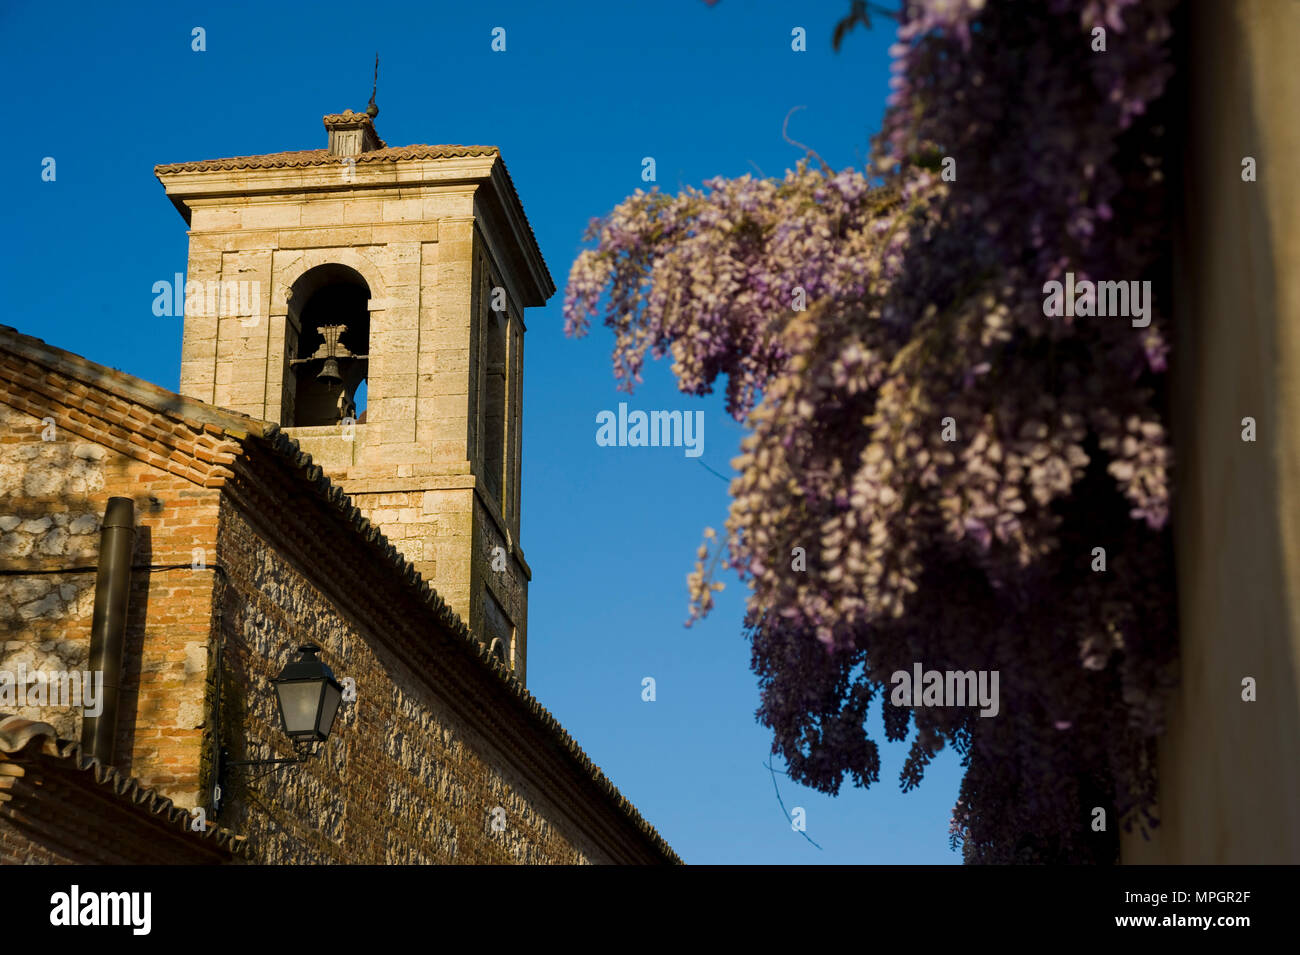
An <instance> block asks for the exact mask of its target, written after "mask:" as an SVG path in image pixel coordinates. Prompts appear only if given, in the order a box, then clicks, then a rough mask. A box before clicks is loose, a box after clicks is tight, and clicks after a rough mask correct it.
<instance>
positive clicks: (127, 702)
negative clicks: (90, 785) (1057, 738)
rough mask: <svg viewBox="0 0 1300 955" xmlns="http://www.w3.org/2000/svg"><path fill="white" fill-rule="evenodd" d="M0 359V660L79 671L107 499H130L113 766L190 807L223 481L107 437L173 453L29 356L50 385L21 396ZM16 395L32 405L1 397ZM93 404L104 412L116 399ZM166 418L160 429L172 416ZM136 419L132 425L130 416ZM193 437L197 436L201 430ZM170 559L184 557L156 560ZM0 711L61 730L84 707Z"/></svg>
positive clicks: (73, 732) (76, 726)
mask: <svg viewBox="0 0 1300 955" xmlns="http://www.w3.org/2000/svg"><path fill="white" fill-rule="evenodd" d="M3 361H4V367H0V376H5V375H7V376H10V377H0V448H3V453H2V460H3V463H0V528H4V530H3V531H2V532H0V572H2V573H0V632H2V633H3V638H2V640H0V671H5V672H8V673H10V674H13V675H15V677H16V675H17V674H18V673H19V667H20V665H21V666H22V667H23V668H24V670H25V672H26V673H27V674H31V673H32V672H33V671H37V670H39V671H43V672H50V671H62V672H70V671H83V670H85V668H86V666H87V661H88V657H89V650H90V626H91V618H92V613H93V610H94V591H95V568H96V566H97V563H98V554H99V522H100V520H101V518H102V515H103V513H104V510H105V508H106V506H107V503H108V499H109V498H110V497H127V498H131V499H132V500H133V501H134V502H135V517H136V534H135V551H134V555H133V560H132V563H133V566H134V567H135V568H137V569H135V570H133V572H132V582H131V595H130V604H129V611H128V621H127V633H126V644H125V662H124V668H123V674H122V677H123V686H122V693H121V703H120V710H119V732H118V739H117V752H118V757H117V764H118V767H119V768H120V769H121V770H122V771H123V772H125V773H127V774H129V775H134V776H137V777H139V778H141V779H144V780H147V781H148V783H149V785H151V786H154V787H156V788H158V789H159V791H161V792H162V793H163V794H165V795H167V796H169V797H172V798H174V799H176V800H177V801H178V802H182V803H186V804H188V805H193V799H194V795H195V794H196V792H197V789H198V760H197V757H198V752H199V749H198V747H199V744H200V741H201V739H202V734H203V729H202V726H203V686H202V683H203V678H204V676H205V674H206V667H207V660H206V654H207V645H208V633H209V629H210V620H211V614H210V603H211V589H212V579H211V573H210V572H208V571H200V572H195V571H193V570H192V566H193V563H194V558H195V553H194V551H195V548H198V549H199V550H200V552H201V553H204V554H206V555H208V557H207V558H206V559H207V560H210V559H211V556H210V555H211V554H212V553H213V552H214V550H213V549H214V546H215V543H216V516H217V495H218V492H217V491H216V490H215V489H210V488H204V487H202V486H196V484H195V482H194V480H193V479H192V478H190V477H186V476H181V475H178V474H174V473H171V472H170V471H167V470H161V469H159V467H158V466H157V465H156V464H148V463H144V462H143V461H141V460H139V459H138V458H137V457H135V456H132V455H131V454H127V453H124V452H123V451H121V450H116V449H114V448H113V447H111V446H106V445H108V444H110V443H116V444H118V445H119V446H121V447H131V448H133V449H136V453H137V454H140V455H143V454H153V455H154V456H155V457H157V458H159V460H167V461H172V462H173V463H175V459H171V458H166V459H164V458H162V457H161V455H160V454H159V452H160V451H161V450H162V448H161V447H159V448H155V449H154V450H152V451H148V450H145V449H144V448H143V447H142V446H141V445H139V444H137V443H135V442H132V441H130V440H129V439H128V438H127V437H125V436H124V435H123V434H114V430H116V429H126V428H128V427H129V428H132V429H144V428H148V427H150V426H151V425H150V424H149V423H147V422H146V421H145V420H144V416H143V415H138V414H137V415H135V416H131V415H130V408H129V407H127V408H125V410H124V409H123V408H117V409H116V414H117V416H118V417H119V419H120V420H119V422H117V423H114V422H110V421H108V420H107V419H104V418H99V417H97V416H96V415H95V414H92V413H90V411H89V410H78V406H81V407H83V408H85V407H86V406H87V405H88V404H89V405H90V406H91V407H92V408H93V407H94V403H93V402H83V401H82V400H81V398H84V397H86V392H85V389H84V388H82V389H81V390H82V392H83V394H82V395H81V396H80V397H78V396H77V395H76V394H74V392H73V391H66V390H65V391H63V392H62V396H61V397H58V396H57V395H58V392H57V391H56V390H55V389H63V388H66V387H68V386H69V385H71V384H72V383H70V382H65V383H63V384H59V383H51V382H50V381H49V378H50V375H49V373H47V372H43V371H37V370H36V369H34V368H33V367H31V366H27V367H25V368H23V369H22V373H23V374H25V375H27V376H29V377H30V376H33V375H38V376H39V378H40V379H41V380H42V381H43V382H45V383H46V386H47V388H49V390H51V391H52V392H54V394H52V395H46V394H42V393H40V392H36V391H33V390H26V389H24V390H23V391H22V393H21V396H20V395H19V389H20V388H21V387H22V385H23V382H21V381H15V380H14V379H15V378H17V377H18V374H19V372H18V370H17V369H16V368H15V367H14V364H13V363H12V362H11V361H10V360H9V358H8V356H4V358H3ZM54 377H56V378H57V377H58V376H54ZM30 383H31V382H30V381H28V382H27V384H29V385H30ZM74 387H75V386H74ZM18 400H21V401H23V402H24V403H25V405H26V408H25V410H23V411H19V410H17V409H15V408H14V407H13V405H12V404H10V403H7V401H18ZM119 404H123V405H125V403H121V402H119ZM99 407H100V408H101V413H103V410H102V409H107V408H108V407H109V406H108V405H102V406H99ZM158 418H159V420H158V421H154V422H153V423H152V426H153V427H157V426H159V425H160V424H161V423H162V422H163V421H164V420H165V419H163V418H162V416H158ZM51 419H52V422H53V423H52V425H51V424H50V421H51ZM128 419H129V421H130V424H129V425H126V424H123V423H122V422H125V421H127V420H128ZM167 427H168V428H171V427H172V423H171V422H167ZM74 429H75V430H74ZM133 433H134V434H136V435H138V434H139V433H140V432H139V431H134V432H133ZM189 437H190V440H191V441H196V440H198V439H199V434H196V433H191V434H190V436H189ZM146 443H147V442H146ZM212 443H213V444H216V442H215V440H214V441H213V442H212ZM168 453H169V454H170V449H168ZM180 469H181V470H183V468H180ZM172 565H183V566H182V568H181V569H165V570H164V569H160V568H163V567H169V568H170V567H171V566H172ZM148 568H159V569H148ZM0 709H3V710H5V711H7V712H10V713H11V714H12V715H16V716H24V717H26V718H28V719H35V720H40V721H43V722H47V723H49V724H51V725H52V726H54V727H55V728H56V730H57V731H58V732H59V735H60V736H62V737H64V738H67V739H76V738H78V737H79V736H80V733H81V711H80V709H76V708H67V707H53V706H49V705H44V706H38V707H34V708H33V707H0Z"/></svg>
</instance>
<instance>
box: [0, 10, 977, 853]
mask: <svg viewBox="0 0 1300 955" xmlns="http://www.w3.org/2000/svg"><path fill="white" fill-rule="evenodd" d="M847 8H848V2H847V0H806V2H803V3H798V4H794V3H788V2H787V3H776V2H767V0H761V2H760V0H721V2H719V3H718V4H717V5H716V6H712V7H710V6H708V5H706V4H704V3H703V2H701V0H663V2H658V3H636V4H632V3H627V2H620V0H607V2H602V3H592V2H560V3H555V4H540V3H536V2H527V3H524V2H511V3H492V2H481V3H472V4H465V3H458V4H447V3H442V2H412V3H409V4H381V3H367V4H345V3H339V2H337V0H322V2H318V3H313V4H310V5H302V4H291V5H290V4H277V3H257V4H249V3H242V2H234V3H230V2H224V0H223V2H221V3H210V4H186V3H165V4H153V3H139V4H130V5H127V6H125V7H114V6H106V5H100V4H93V5H91V4H81V3H64V4H59V5H58V6H57V7H54V8H51V7H50V6H48V5H47V4H44V3H40V4H38V3H27V2H18V3H14V2H9V3H6V4H5V5H4V7H3V8H0V63H3V66H2V67H0V69H2V70H3V71H4V74H5V77H4V78H5V81H6V87H7V88H8V89H10V90H11V91H12V95H13V99H14V104H13V107H12V117H13V120H14V130H13V136H12V142H11V145H10V147H9V148H8V149H6V150H4V151H2V152H0V170H3V174H4V181H5V182H7V183H9V184H10V188H9V189H8V190H7V198H8V206H7V208H6V210H5V211H6V217H5V218H6V223H7V227H8V228H7V233H8V239H7V241H6V243H5V251H6V254H5V255H4V256H3V257H0V281H3V282H4V284H5V287H7V288H9V289H10V291H11V296H10V302H11V305H10V308H9V310H8V311H7V313H6V314H5V315H4V316H3V317H0V323H3V324H9V325H14V326H16V327H17V328H18V329H19V330H21V331H23V332H26V333H28V334H33V335H36V336H38V337H40V338H43V339H45V340H46V341H49V342H51V343H53V344H55V345H58V346H60V347H63V348H67V349H70V350H72V351H75V352H78V353H80V354H83V355H86V356H87V357H89V358H91V359H93V360H95V361H98V362H101V363H103V364H106V365H110V366H112V367H116V368H120V369H122V370H124V371H127V372H130V373H131V374H135V375H139V376H140V377H142V378H145V379H148V380H150V381H154V382H157V383H158V384H161V385H163V386H164V387H167V388H173V389H174V388H176V387H177V383H178V378H179V371H180V344H181V320H180V319H178V318H157V317H155V316H154V315H153V313H152V302H153V298H154V296H153V293H152V292H151V288H152V285H153V283H154V282H156V281H159V280H164V279H166V280H170V279H171V277H172V275H173V274H174V273H176V272H184V271H185V264H186V234H185V223H184V221H183V220H182V219H181V217H180V216H179V215H178V214H177V212H176V211H175V209H174V208H173V207H172V205H171V203H170V202H169V201H168V200H167V198H166V196H165V195H164V194H163V190H162V187H161V186H160V185H159V183H158V182H157V180H156V179H155V178H154V175H153V167H154V165H155V164H157V163H167V162H178V161H182V160H196V159H210V158H216V157H223V156H240V155H249V154H255V153H267V152H277V151H281V150H290V149H310V148H319V147H322V146H324V144H325V131H324V128H323V127H322V125H321V117H322V116H323V115H324V114H325V113H331V112H339V111H342V110H343V109H346V108H351V109H354V110H360V109H362V108H363V107H364V106H365V104H366V101H367V99H368V98H369V96H370V83H371V71H372V68H373V58H374V54H375V51H376V50H378V51H379V53H380V58H381V65H380V77H379V96H378V103H379V106H380V109H381V112H380V115H379V117H378V120H377V123H376V125H377V127H378V129H379V133H380V135H381V136H382V137H383V138H384V139H386V140H387V141H388V143H389V144H390V145H406V144H410V143H466V144H470V143H475V144H491V145H496V146H499V147H500V148H501V150H502V153H503V155H504V157H505V160H506V163H507V165H508V166H509V168H510V172H511V175H512V177H513V179H514V181H515V184H516V186H517V187H518V189H519V192H520V195H521V197H522V199H523V203H524V208H525V210H526V212H527V214H528V216H529V219H530V221H531V223H532V225H533V228H534V230H535V232H536V233H537V238H538V241H539V243H540V245H541V248H542V252H543V254H544V255H545V257H546V260H547V263H548V265H549V266H550V269H551V272H552V274H553V275H554V277H555V280H556V284H557V285H558V286H559V287H560V289H561V291H560V292H558V293H557V294H556V295H555V296H554V297H553V298H552V300H551V302H550V303H549V305H548V306H547V307H546V308H542V309H531V310H529V312H528V313H527V314H526V316H525V319H526V322H527V325H528V330H529V332H528V336H527V338H526V342H525V370H524V375H525V377H524V402H525V405H524V478H523V510H522V517H523V530H522V534H521V542H522V545H523V548H524V552H525V554H526V555H527V557H528V560H529V563H530V564H531V565H532V567H533V571H534V578H533V582H532V586H531V591H530V609H529V651H530V652H529V659H528V678H529V689H530V690H531V691H532V692H533V693H534V694H535V695H536V696H537V697H538V698H539V699H540V700H541V701H542V703H543V704H545V705H546V706H547V707H548V708H549V709H550V710H551V711H552V712H553V713H554V714H555V715H556V717H557V718H558V719H559V720H560V721H561V722H562V723H563V724H564V725H565V727H566V728H567V729H568V730H569V731H570V732H571V733H572V734H573V735H574V737H575V738H576V739H577V740H578V741H579V743H580V744H581V745H582V746H583V748H584V749H585V750H586V751H587V753H588V754H589V755H590V756H591V758H592V759H593V760H594V761H595V762H596V763H597V764H598V765H600V766H601V767H602V768H603V769H604V770H605V772H606V773H607V774H608V775H609V777H610V778H611V779H612V780H613V781H614V783H615V784H616V785H617V786H618V787H619V788H620V789H621V790H622V791H623V793H624V794H625V795H627V796H628V798H630V799H631V800H632V801H633V802H634V803H635V804H636V805H637V807H638V808H639V809H640V810H641V812H642V814H643V815H644V816H645V817H646V818H647V819H649V820H650V822H651V823H653V824H654V825H655V826H656V828H658V830H659V832H660V833H661V834H662V835H663V836H664V837H665V838H666V839H667V840H668V842H669V843H670V844H671V845H672V846H673V847H674V848H675V849H676V850H677V851H678V853H679V854H680V855H681V856H682V857H683V858H684V859H685V860H686V861H688V862H691V863H794V864H800V863H813V864H816V863H955V862H959V861H960V860H959V856H958V855H957V854H956V853H953V852H952V851H950V850H949V849H948V844H947V823H948V816H949V812H950V810H951V808H952V804H953V802H954V801H955V799H956V795H957V786H958V783H959V779H960V767H959V765H958V762H957V759H956V757H955V756H954V755H953V754H952V753H951V752H950V751H949V752H945V753H943V754H941V755H940V757H939V758H938V759H937V760H936V761H935V763H934V764H933V765H932V766H931V767H930V769H929V770H928V771H927V776H926V779H925V781H924V782H923V783H922V785H921V787H920V788H919V790H916V791H914V792H912V793H909V794H906V795H904V794H902V793H901V792H900V791H899V786H898V771H899V768H900V767H901V764H902V761H903V759H904V757H905V756H906V745H905V744H896V745H885V744H883V743H882V764H883V765H882V769H881V781H880V783H879V784H877V785H876V786H873V787H872V788H871V789H870V790H869V791H862V790H857V789H852V788H851V787H848V786H847V785H846V788H845V789H843V790H842V791H841V794H840V795H839V796H838V797H836V798H830V797H827V796H823V795H821V794H819V793H815V792H812V791H811V790H806V789H803V788H801V787H798V786H796V785H794V784H793V783H792V782H791V781H790V780H789V779H786V778H785V777H780V776H778V777H777V778H778V781H779V786H780V789H781V796H782V798H783V799H784V802H785V805H786V807H787V808H791V809H793V808H794V807H795V806H800V807H803V808H804V809H805V811H806V814H807V825H808V836H809V837H811V838H812V839H814V840H816V842H817V843H819V844H820V845H821V847H822V848H821V849H820V850H818V849H816V848H814V847H813V846H812V845H810V844H809V843H808V842H807V841H805V839H804V838H803V837H802V836H800V835H799V834H798V833H796V832H794V831H792V829H791V826H790V824H789V822H788V821H787V820H786V818H785V817H784V815H783V813H782V810H781V808H780V806H779V805H778V803H777V800H776V796H775V795H774V793H773V786H772V778H771V776H770V775H769V773H768V771H767V770H766V769H764V768H763V765H762V764H763V763H764V761H766V760H767V759H768V758H769V755H768V754H769V747H770V742H771V741H770V735H769V733H768V731H767V730H766V729H764V728H763V727H761V726H759V725H758V724H757V722H756V721H755V719H754V711H755V709H756V708H757V706H758V688H757V681H756V679H755V677H754V675H753V673H752V672H751V671H750V669H749V645H748V643H747V642H746V641H745V639H744V637H743V635H742V633H741V630H740V622H741V618H742V616H743V596H744V587H743V586H742V585H740V584H739V583H738V582H737V581H735V580H734V578H724V579H726V581H727V589H726V590H725V591H724V592H723V593H721V594H719V595H718V602H717V607H716V609H715V610H714V611H713V613H712V614H711V616H710V617H709V618H708V619H707V620H706V621H704V622H703V623H701V624H697V625H696V626H694V627H693V628H690V629H686V628H684V627H683V626H682V624H683V621H684V620H685V618H686V616H687V594H686V574H687V573H688V572H689V571H690V569H691V567H692V566H693V563H694V559H695V558H694V552H695V549H696V548H697V547H698V546H699V543H700V540H701V530H702V529H703V528H704V527H706V526H713V527H717V528H721V526H722V524H723V522H724V521H725V519H726V513H727V505H728V497H727V484H726V482H725V481H723V480H720V479H719V478H718V477H716V476H714V475H713V474H711V473H710V472H709V471H708V470H707V469H706V468H705V467H702V466H701V462H703V463H704V464H707V465H708V466H709V467H711V468H713V469H714V470H716V471H719V472H722V473H724V474H727V473H730V466H729V462H730V460H731V459H732V458H733V457H734V456H735V455H736V454H737V451H738V445H739V441H740V438H741V437H742V435H743V430H742V429H741V427H740V426H739V425H737V424H736V423H735V422H733V421H731V419H730V418H728V417H727V416H726V414H725V413H724V410H723V405H722V400H721V396H720V395H711V396H709V397H707V398H703V399H701V398H693V397H689V396H686V395H682V394H680V393H679V392H677V390H676V387H675V384H674V381H673V379H672V375H671V373H670V371H669V368H668V366H667V363H659V364H656V365H654V366H652V367H649V368H648V369H647V373H646V383H645V385H644V386H642V387H641V388H640V389H639V390H638V391H637V393H636V394H635V395H633V396H631V397H628V396H627V395H625V394H623V393H621V392H617V391H616V390H615V382H614V379H613V376H612V373H611V367H610V350H611V347H612V336H611V334H610V333H609V332H607V331H606V330H605V329H604V328H603V327H596V328H595V329H593V331H592V333H591V334H590V335H589V336H588V337H587V338H585V339H582V340H570V339H566V338H565V337H564V335H563V331H562V325H563V318H562V316H561V310H560V309H561V301H562V297H563V291H562V290H563V286H564V284H565V280H566V278H567V275H568V271H569V267H570V265H571V263H572V261H573V258H574V256H575V255H576V253H577V252H578V250H579V248H580V247H581V236H582V232H583V229H584V228H585V226H586V224H587V221H588V220H589V219H590V218H591V217H592V216H597V215H601V214H603V213H605V212H607V211H608V210H609V209H610V208H612V207H613V206H614V205H616V204H617V203H618V202H619V201H620V200H621V199H623V198H624V197H625V196H627V195H628V194H629V193H631V192H633V191H634V190H635V189H637V188H639V187H642V186H643V185H644V184H643V183H642V181H641V168H642V167H641V160H642V158H643V157H645V156H653V157H654V158H655V160H656V165H657V172H658V184H659V185H660V187H661V188H663V189H665V190H668V191H674V190H676V189H677V188H678V187H679V186H682V185H688V184H690V185H698V184H700V183H701V182H702V181H703V180H705V179H708V178H710V177H713V176H717V175H722V176H739V175H743V174H744V173H747V172H749V173H755V172H756V171H761V172H762V173H763V174H766V175H768V176H778V175H781V174H782V173H783V172H784V170H785V169H786V168H787V167H789V166H791V165H793V164H794V162H795V161H796V160H797V159H798V158H799V156H800V152H799V150H797V149H796V148H794V147H792V146H790V145H788V144H786V143H785V142H783V140H782V137H781V125H782V121H783V120H784V118H785V116H786V114H787V113H788V112H789V110H790V109H792V108H793V107H796V106H804V107H806V109H803V110H800V111H799V112H798V113H796V114H795V115H794V117H793V119H792V120H791V126H790V133H791V135H792V136H793V138H795V139H797V140H799V141H801V142H803V143H806V144H808V145H809V146H811V147H812V148H814V149H816V150H817V152H818V153H819V154H820V155H821V156H822V157H824V158H825V159H826V160H827V162H829V163H830V164H831V165H832V166H834V167H836V168H843V167H845V166H850V165H860V164H861V162H862V159H863V157H864V156H865V154H866V151H867V147H868V142H869V137H870V135H871V134H872V132H873V131H874V130H875V129H876V128H878V126H879V122H880V117H881V113H882V110H883V105H884V99H885V96H886V94H887V91H888V90H887V82H888V78H889V72H888V60H887V57H886V53H885V50H886V48H887V47H888V46H889V44H890V43H892V42H893V38H894V35H893V30H892V26H891V24H889V23H888V22H883V23H880V22H878V23H877V25H876V27H875V29H874V30H873V31H871V32H865V31H863V30H861V29H860V28H859V29H858V30H857V31H855V32H854V33H852V34H850V36H849V37H848V39H847V41H846V43H845V45H844V48H843V49H842V51H841V52H840V53H839V54H835V53H833V52H832V51H831V49H830V34H831V30H832V28H833V26H834V24H835V22H836V20H837V19H838V18H839V17H840V16H842V15H843V13H844V12H846V11H847ZM308 10H309V11H310V15H305V14H304V12H303V11H308ZM196 26H199V27H203V28H204V29H205V30H206V42H207V50H206V51H205V52H202V53H198V52H194V51H192V50H191V30H192V28H193V27H196ZM797 26H801V27H804V28H805V29H806V30H807V37H808V51H807V52H803V53H796V52H793V51H792V50H791V48H790V41H791V30H792V29H793V28H794V27H797ZM494 27H504V28H505V30H506V51H505V52H504V53H494V52H492V50H491V48H490V43H491V34H492V30H493V28H494ZM46 156H52V157H54V158H55V160H56V162H57V180H56V181H55V182H52V183H49V182H42V181H41V175H40V173H41V161H42V159H43V158H44V157H46ZM619 401H627V402H628V404H629V407H630V408H632V409H637V408H639V409H644V410H651V409H663V410H671V409H680V410H683V411H687V410H692V411H693V410H696V409H702V410H704V412H705V432H704V454H703V456H702V457H701V458H699V459H694V458H688V457H686V456H685V454H684V453H683V451H682V449H680V448H675V449H674V448H608V447H598V446H597V445H596V442H595V433H596V423H595V419H596V415H597V413H598V412H599V411H601V410H604V409H609V410H616V409H617V406H618V402H619ZM646 676H652V677H654V678H655V680H656V683H657V700H656V701H655V702H653V703H648V702H643V701H642V699H641V681H642V679H643V678H644V677H646ZM870 727H871V731H872V735H873V737H874V738H876V739H877V740H881V738H882V737H883V727H882V725H881V721H880V714H879V710H878V709H875V710H873V712H872V719H871V723H870Z"/></svg>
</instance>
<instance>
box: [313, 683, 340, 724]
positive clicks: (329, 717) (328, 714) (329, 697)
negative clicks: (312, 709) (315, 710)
mask: <svg viewBox="0 0 1300 955" xmlns="http://www.w3.org/2000/svg"><path fill="white" fill-rule="evenodd" d="M340 699H342V693H340V691H339V690H338V689H336V688H335V687H334V685H333V684H332V683H326V684H325V699H324V700H323V701H322V702H321V710H320V727H319V729H320V735H321V736H322V737H325V736H329V735H330V730H332V729H333V728H334V717H335V716H336V715H337V714H338V711H339V700H340Z"/></svg>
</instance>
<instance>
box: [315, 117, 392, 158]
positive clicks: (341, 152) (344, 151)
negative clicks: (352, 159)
mask: <svg viewBox="0 0 1300 955" xmlns="http://www.w3.org/2000/svg"><path fill="white" fill-rule="evenodd" d="M376 112H378V110H376ZM325 128H326V129H327V130H328V131H329V135H330V144H329V153H330V155H331V156H360V155H361V154H362V153H368V152H370V151H371V150H372V149H383V148H384V146H385V145H386V144H385V143H384V141H383V140H382V139H380V138H379V135H378V134H377V133H376V132H375V124H374V122H373V121H372V120H371V118H370V117H369V116H367V115H366V114H365V113H354V112H352V110H350V109H345V110H344V111H343V112H341V113H331V114H330V115H329V116H326V117H325Z"/></svg>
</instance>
